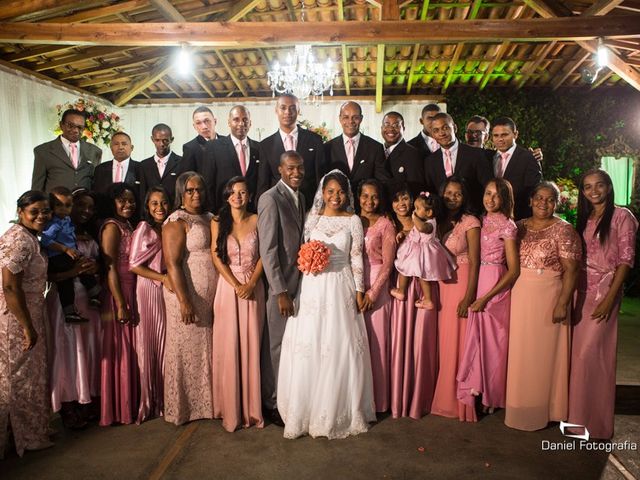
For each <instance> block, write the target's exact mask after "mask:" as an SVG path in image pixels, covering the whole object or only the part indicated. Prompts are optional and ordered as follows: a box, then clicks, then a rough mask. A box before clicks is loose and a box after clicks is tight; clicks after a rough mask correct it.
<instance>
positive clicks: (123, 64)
mask: <svg viewBox="0 0 640 480" xmlns="http://www.w3.org/2000/svg"><path fill="white" fill-rule="evenodd" d="M166 55H167V49H166V48H154V49H151V50H150V51H149V50H147V52H146V54H145V55H142V56H136V57H131V58H127V59H126V60H121V61H118V62H114V63H110V64H108V65H106V64H105V65H101V66H99V67H91V68H85V69H83V70H75V71H73V72H69V73H65V74H64V75H60V76H59V77H58V79H59V80H63V81H64V80H71V79H73V78H78V77H84V76H88V75H96V74H98V73H103V72H109V71H111V70H113V69H121V68H129V67H134V66H136V65H140V64H142V63H145V62H150V61H154V60H157V59H158V58H161V57H164V56H166Z"/></svg>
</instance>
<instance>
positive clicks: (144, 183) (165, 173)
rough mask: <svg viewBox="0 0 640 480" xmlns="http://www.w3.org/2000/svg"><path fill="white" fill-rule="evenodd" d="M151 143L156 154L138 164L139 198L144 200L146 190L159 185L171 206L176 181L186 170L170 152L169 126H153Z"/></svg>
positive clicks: (170, 135) (160, 124) (170, 137)
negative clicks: (164, 191) (165, 193)
mask: <svg viewBox="0 0 640 480" xmlns="http://www.w3.org/2000/svg"><path fill="white" fill-rule="evenodd" d="M151 141H152V142H153V144H154V145H155V147H156V153H155V155H153V157H149V158H147V159H145V160H143V161H142V163H141V164H140V173H141V175H140V196H141V197H142V198H144V197H145V195H146V194H147V190H149V189H150V188H151V187H155V186H157V185H161V186H163V187H164V189H165V190H166V191H167V195H168V196H169V201H170V202H171V204H173V198H174V196H175V192H176V180H177V178H178V176H179V175H180V174H181V173H182V172H184V171H187V170H185V169H184V168H183V165H182V157H181V156H179V155H176V154H175V153H173V152H172V151H171V142H173V133H172V132H171V127H170V126H169V125H166V124H164V123H159V124H157V125H156V126H154V127H153V129H152V130H151Z"/></svg>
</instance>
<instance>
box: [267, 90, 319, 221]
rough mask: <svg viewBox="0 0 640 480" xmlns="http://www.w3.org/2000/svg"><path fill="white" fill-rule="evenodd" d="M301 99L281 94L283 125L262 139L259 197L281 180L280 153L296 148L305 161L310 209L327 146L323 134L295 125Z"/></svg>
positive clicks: (304, 188) (278, 110)
mask: <svg viewBox="0 0 640 480" xmlns="http://www.w3.org/2000/svg"><path fill="white" fill-rule="evenodd" d="M299 113H300V102H299V101H298V98H297V97H296V96H295V95H292V94H289V93H285V94H283V95H281V96H279V97H278V101H277V102H276V115H277V116H278V123H279V125H280V128H279V129H278V131H277V132H276V133H274V134H273V135H271V136H270V137H267V138H265V139H264V140H262V142H260V168H259V169H258V198H260V195H262V194H263V193H264V192H266V191H267V190H268V189H269V188H271V187H273V186H274V185H275V184H276V183H278V180H279V179H280V173H279V172H278V166H279V163H280V155H282V154H283V153H284V152H285V151H289V150H295V151H296V152H298V153H299V154H300V155H301V156H302V158H303V160H304V170H305V175H304V181H303V184H302V186H301V187H300V191H301V192H302V194H303V195H304V197H305V202H306V209H307V210H309V208H311V204H312V203H313V196H314V195H315V193H316V188H317V187H318V183H319V182H320V179H321V178H322V175H323V174H324V172H325V171H326V166H325V159H324V146H323V144H322V138H321V137H320V135H318V134H316V133H313V132H311V131H309V130H305V129H304V128H299V127H298V125H297V124H296V120H297V119H298V114H299Z"/></svg>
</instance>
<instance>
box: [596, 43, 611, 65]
mask: <svg viewBox="0 0 640 480" xmlns="http://www.w3.org/2000/svg"><path fill="white" fill-rule="evenodd" d="M596 62H597V63H598V66H599V67H600V68H603V67H606V66H607V64H608V62H609V49H608V48H607V47H606V46H605V44H604V42H603V41H602V38H600V39H598V49H597V50H596Z"/></svg>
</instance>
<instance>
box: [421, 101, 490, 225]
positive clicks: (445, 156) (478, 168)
mask: <svg viewBox="0 0 640 480" xmlns="http://www.w3.org/2000/svg"><path fill="white" fill-rule="evenodd" d="M456 131H457V127H456V124H455V122H454V121H453V118H452V117H451V115H449V114H448V113H443V112H441V113H438V114H437V115H435V116H434V117H433V119H432V121H431V134H432V135H433V138H435V139H436V141H437V142H438V144H439V145H440V149H438V150H436V151H435V152H433V153H432V154H431V155H429V156H428V157H427V159H426V160H425V175H426V179H427V189H428V190H429V191H430V192H433V193H439V191H440V186H441V185H442V184H443V183H444V181H445V180H446V179H447V178H449V177H451V176H453V175H455V176H456V177H458V178H461V179H462V180H464V182H465V184H466V186H467V190H468V192H469V197H470V198H469V205H470V207H471V210H472V211H473V212H474V213H480V212H481V211H482V195H483V193H484V186H485V184H486V183H487V182H488V181H489V180H490V179H491V178H492V177H493V175H492V173H491V169H490V168H489V164H488V163H487V160H486V156H485V153H484V152H483V150H482V149H480V148H475V147H470V146H469V145H465V144H463V143H460V142H459V141H458V139H457V138H456Z"/></svg>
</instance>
